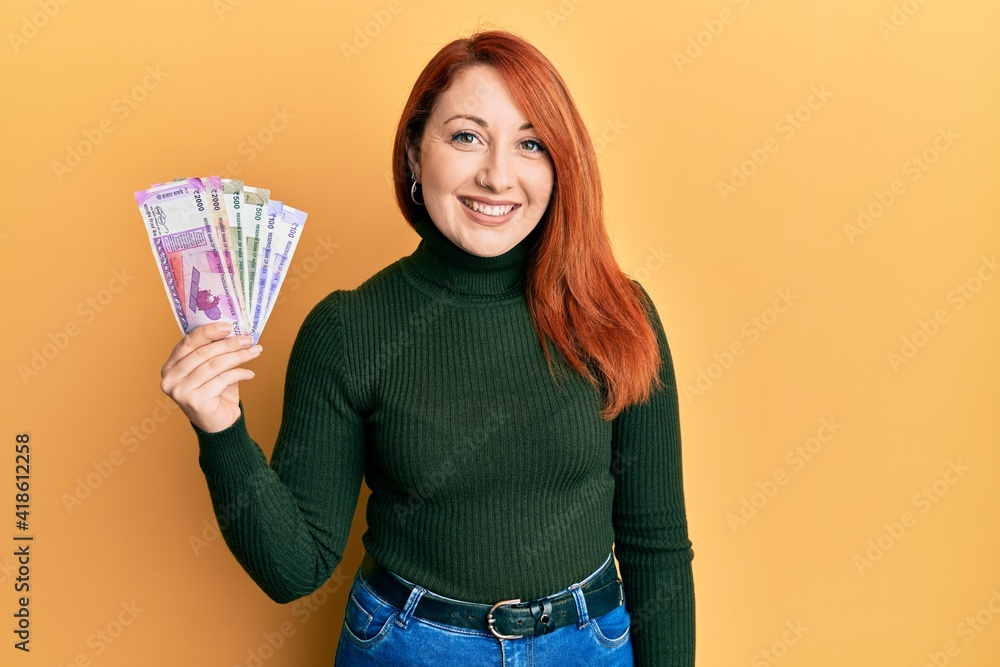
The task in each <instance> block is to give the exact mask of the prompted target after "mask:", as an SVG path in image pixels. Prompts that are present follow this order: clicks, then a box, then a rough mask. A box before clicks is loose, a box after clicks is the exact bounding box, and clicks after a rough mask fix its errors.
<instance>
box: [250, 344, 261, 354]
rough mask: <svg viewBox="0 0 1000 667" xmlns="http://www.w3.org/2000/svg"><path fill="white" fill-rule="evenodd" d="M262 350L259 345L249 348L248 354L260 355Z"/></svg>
mask: <svg viewBox="0 0 1000 667" xmlns="http://www.w3.org/2000/svg"><path fill="white" fill-rule="evenodd" d="M263 349H264V348H263V347H261V346H260V345H254V346H253V347H251V348H250V354H260V353H261V351H262V350H263Z"/></svg>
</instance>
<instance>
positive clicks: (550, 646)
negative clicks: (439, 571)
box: [335, 553, 634, 667]
mask: <svg viewBox="0 0 1000 667" xmlns="http://www.w3.org/2000/svg"><path fill="white" fill-rule="evenodd" d="M608 560H611V554H610V553H609V554H608ZM608 560H605V562H604V565H602V566H601V567H599V568H598V569H597V570H595V571H594V572H593V573H592V574H590V575H589V576H587V577H586V578H585V579H584V580H583V581H581V582H578V583H579V585H583V584H585V583H587V582H588V581H590V580H591V579H592V578H594V577H595V576H597V574H598V573H599V572H600V571H601V570H602V569H604V567H605V566H609V567H614V563H611V564H610V565H609V564H608ZM394 576H396V578H397V579H399V580H400V581H402V582H403V583H405V584H407V585H409V586H414V590H413V593H412V594H411V595H410V598H409V600H407V602H406V604H405V605H404V607H403V608H402V609H400V608H398V607H395V606H393V605H390V604H389V603H388V602H386V601H385V600H383V599H381V598H380V597H379V596H378V595H376V594H375V593H374V591H372V589H371V587H370V586H369V585H368V582H366V581H365V579H364V577H363V576H362V574H361V568H360V567H359V568H358V571H357V573H356V574H355V575H354V582H353V584H352V585H351V592H350V596H349V597H348V600H347V611H346V613H345V615H344V626H343V628H342V630H341V633H340V643H339V645H338V646H337V657H336V662H335V664H336V666H337V667H360V666H361V665H377V666H380V667H388V666H392V667H423V666H425V665H426V666H427V667H431V666H433V667H452V666H454V667H470V666H473V667H556V666H557V665H558V666H560V667H562V666H564V665H580V666H581V667H633V665H634V662H633V658H632V643H631V641H630V639H629V627H630V625H631V620H632V619H631V616H630V615H629V612H628V610H627V609H626V608H625V604H624V603H622V604H620V605H618V606H617V607H615V608H614V609H612V610H611V611H609V612H607V613H606V614H603V615H601V616H598V617H596V618H591V617H590V616H589V615H588V613H587V604H586V600H585V599H584V596H583V593H582V592H581V591H580V589H579V586H577V585H574V586H570V587H567V588H564V589H563V590H562V591H559V592H558V593H553V594H552V595H550V596H547V597H554V596H555V595H558V594H559V593H564V592H571V593H572V594H573V597H574V598H575V600H576V605H577V613H578V615H579V617H580V620H579V621H578V622H577V623H572V624H570V625H565V626H563V627H560V628H556V629H555V630H553V631H552V632H549V633H547V634H544V635H526V636H524V637H519V638H517V639H499V638H497V637H495V636H493V634H492V633H490V632H489V631H487V630H485V629H484V630H482V631H480V630H471V629H466V628H458V627H454V626H450V625H444V624H441V623H436V622H434V621H428V620H425V619H422V618H418V617H416V616H414V615H413V612H414V610H415V608H416V606H417V603H418V602H419V601H420V598H421V597H423V596H424V595H427V596H432V597H439V598H444V599H446V600H454V598H448V597H445V596H443V595H437V594H436V593H433V592H431V591H428V590H427V589H425V588H423V587H421V586H415V585H414V584H413V583H412V582H409V581H407V580H406V579H403V578H402V577H399V576H398V575H395V574H394Z"/></svg>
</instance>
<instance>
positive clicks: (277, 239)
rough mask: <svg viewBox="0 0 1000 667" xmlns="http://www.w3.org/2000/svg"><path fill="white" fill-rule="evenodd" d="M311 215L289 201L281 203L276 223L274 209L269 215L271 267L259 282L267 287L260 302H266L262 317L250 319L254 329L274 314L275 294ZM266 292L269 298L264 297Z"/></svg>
mask: <svg viewBox="0 0 1000 667" xmlns="http://www.w3.org/2000/svg"><path fill="white" fill-rule="evenodd" d="M307 215H308V214H307V213H306V212H305V211H300V210H298V209H296V208H293V207H291V206H289V205H288V204H282V205H281V213H280V215H278V216H276V217H275V219H274V222H273V224H272V222H271V217H270V213H269V215H268V229H267V234H266V236H265V239H266V240H265V243H264V248H265V252H266V253H267V258H268V267H267V268H268V270H267V273H266V276H265V277H264V279H263V280H262V281H261V282H260V283H259V286H260V287H261V288H262V290H263V291H262V292H261V298H260V302H261V303H263V304H264V308H263V314H262V315H261V316H260V320H259V321H254V320H251V321H250V331H251V332H253V331H257V330H258V329H263V328H264V325H265V324H267V319H268V317H270V316H271V309H272V308H273V307H274V301H275V297H276V296H277V294H278V290H280V289H281V284H282V283H283V282H284V281H285V275H286V274H287V272H288V260H289V258H291V256H292V254H293V253H294V252H295V247H296V246H297V245H298V242H299V238H300V236H301V230H302V225H304V224H305V221H306V217H307ZM265 293H266V298H265V297H264V294H265Z"/></svg>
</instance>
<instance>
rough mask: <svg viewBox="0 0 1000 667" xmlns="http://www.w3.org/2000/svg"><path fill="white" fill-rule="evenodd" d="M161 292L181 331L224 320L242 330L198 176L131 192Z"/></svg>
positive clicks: (242, 319) (236, 331)
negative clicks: (162, 290)
mask: <svg viewBox="0 0 1000 667" xmlns="http://www.w3.org/2000/svg"><path fill="white" fill-rule="evenodd" d="M134 194H135V200H136V203H137V204H138V205H139V210H140V212H141V213H142V215H143V219H144V220H145V222H146V232H147V234H148V236H149V242H150V246H151V247H152V249H153V254H154V256H155V257H156V259H157V263H158V265H159V268H160V275H161V277H162V278H163V286H164V289H165V290H166V293H167V298H168V299H169V300H170V303H171V305H172V306H173V312H174V318H175V319H176V321H177V324H178V326H180V328H181V331H183V332H184V333H187V332H189V331H191V330H192V329H194V328H195V327H197V326H200V325H202V324H208V323H210V322H220V321H222V322H229V323H230V324H232V326H233V333H234V334H237V335H238V334H242V333H244V332H245V331H247V328H248V327H247V325H246V320H245V317H244V316H243V314H242V308H241V307H240V305H239V300H238V298H237V296H236V295H235V294H234V293H233V292H232V288H231V286H230V278H229V276H228V275H227V274H228V270H227V267H226V264H225V260H224V259H223V258H222V256H221V255H220V253H219V244H218V241H217V238H216V231H215V224H214V222H213V220H212V217H211V214H210V213H209V206H210V204H209V202H208V188H207V187H206V186H205V184H204V183H203V182H202V181H201V179H198V178H189V179H187V180H184V181H177V182H171V183H164V184H162V185H157V186H154V187H152V188H149V189H147V190H139V191H138V192H135V193H134Z"/></svg>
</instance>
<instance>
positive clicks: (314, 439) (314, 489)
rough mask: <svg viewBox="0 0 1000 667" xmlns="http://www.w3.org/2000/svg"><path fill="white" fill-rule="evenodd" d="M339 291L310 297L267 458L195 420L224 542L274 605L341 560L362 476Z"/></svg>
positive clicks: (245, 438)
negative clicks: (314, 298) (311, 303)
mask: <svg viewBox="0 0 1000 667" xmlns="http://www.w3.org/2000/svg"><path fill="white" fill-rule="evenodd" d="M339 303H340V291H339V290H338V291H336V292H333V293H332V294H330V295H329V296H327V297H326V298H325V299H323V300H322V301H321V302H320V303H319V304H317V305H316V306H315V307H314V308H313V309H312V311H311V312H310V313H309V315H308V316H307V317H306V319H305V321H304V322H303V324H302V327H301V329H300V330H299V333H298V335H297V337H296V339H295V343H294V345H293V346H292V351H291V355H290V357H289V362H288V372H287V374H286V377H285V394H284V403H283V409H282V417H281V426H280V428H279V431H278V438H277V442H276V443H275V446H274V452H273V455H272V457H271V462H270V465H268V462H267V460H266V458H265V456H264V453H263V451H262V450H261V448H260V447H259V446H258V445H257V443H256V442H254V441H253V440H252V439H251V438H250V435H249V434H248V433H247V428H246V423H245V422H244V415H243V404H242V402H241V403H240V410H241V413H240V417H239V419H238V420H237V421H236V422H235V423H234V424H233V425H232V426H230V427H228V428H226V429H224V430H222V431H219V432H216V433H206V432H204V431H202V430H201V429H199V428H198V427H197V426H195V425H194V424H191V426H192V427H193V428H194V430H195V433H196V434H197V437H198V445H199V464H200V466H201V469H202V471H203V472H204V474H205V479H206V481H207V483H208V489H209V495H210V496H211V499H212V506H213V508H214V510H215V515H216V518H217V519H218V523H219V530H220V531H221V533H222V535H223V538H224V539H225V542H226V544H227V545H228V546H229V549H230V550H231V551H232V553H233V555H234V556H235V557H236V559H237V561H239V563H240V564H241V565H242V566H243V568H244V569H245V570H246V571H247V573H248V574H249V575H250V577H251V578H252V579H253V580H254V581H255V582H256V583H257V585H258V586H260V587H261V589H263V591H264V592H265V593H266V594H267V595H268V597H270V598H271V599H272V600H274V601H276V602H281V603H285V602H290V601H292V600H295V599H297V598H300V597H302V596H304V595H308V594H309V593H312V592H313V591H315V590H316V589H317V588H319V587H320V586H321V585H323V583H324V582H326V580H327V579H329V577H330V575H331V574H332V573H333V570H334V568H335V567H336V566H337V565H338V564H339V563H340V561H341V558H342V557H343V553H344V546H345V544H346V542H347V538H348V535H349V534H350V528H351V522H352V519H353V517H354V510H355V507H356V505H357V500H358V493H359V491H360V489H361V480H362V478H363V476H364V460H365V459H364V418H363V416H362V415H361V414H359V412H358V411H357V410H356V407H355V406H354V405H353V404H352V401H351V398H350V391H349V389H350V388H349V387H348V386H347V384H346V376H345V373H344V368H343V367H344V364H343V361H344V349H343V332H342V328H341V324H340V319H339V317H340V315H339Z"/></svg>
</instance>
